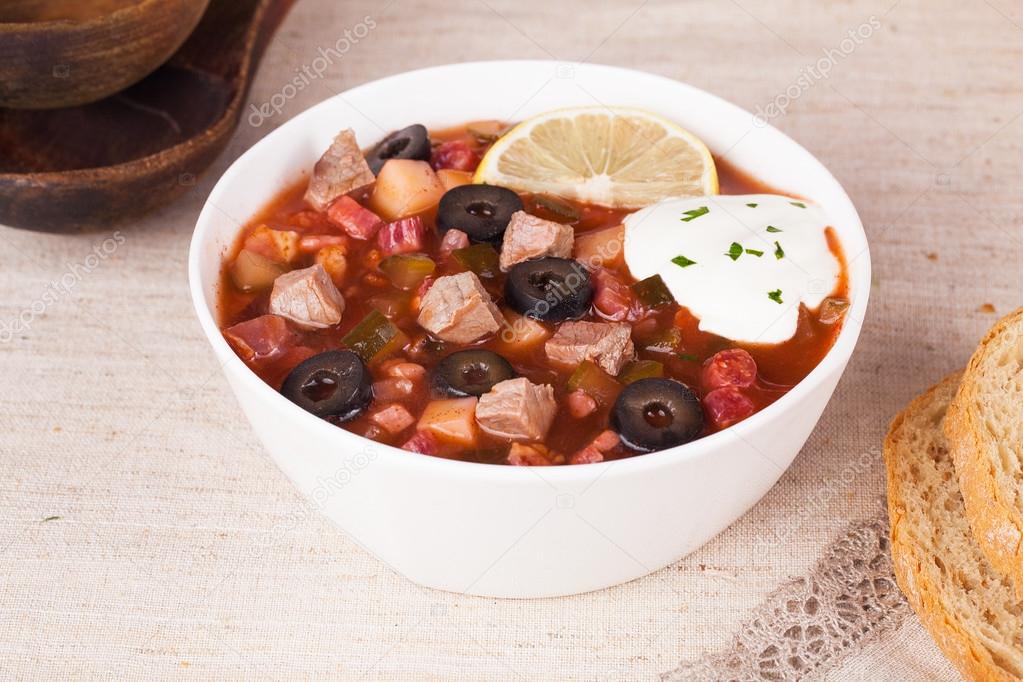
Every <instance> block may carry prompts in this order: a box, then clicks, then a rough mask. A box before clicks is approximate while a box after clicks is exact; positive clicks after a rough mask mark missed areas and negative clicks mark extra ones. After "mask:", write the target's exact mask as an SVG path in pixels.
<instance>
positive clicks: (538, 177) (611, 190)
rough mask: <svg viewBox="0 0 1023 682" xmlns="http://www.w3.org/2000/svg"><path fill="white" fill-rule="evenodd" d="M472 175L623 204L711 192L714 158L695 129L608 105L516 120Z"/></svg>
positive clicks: (504, 184)
mask: <svg viewBox="0 0 1023 682" xmlns="http://www.w3.org/2000/svg"><path fill="white" fill-rule="evenodd" d="M473 181H474V182H477V183H486V184H489V185H499V186H501V187H507V188H509V189H513V190H516V191H519V192H530V193H543V194H554V195H557V196H562V197H566V198H569V199H576V200H578V201H583V202H586V203H592V204H599V205H601V206H609V207H612V208H630V209H631V208H641V207H643V206H648V205H650V204H653V203H656V202H657V201H660V200H661V199H664V198H665V197H688V196H702V195H705V194H717V192H718V176H717V170H716V169H715V167H714V159H713V157H711V154H710V151H709V150H708V149H707V146H706V145H705V144H703V142H701V141H700V140H699V139H698V138H697V137H696V136H695V135H693V134H692V133H690V132H689V131H687V130H684V129H682V128H680V127H679V126H677V125H675V124H674V123H672V122H671V121H667V120H665V119H663V118H661V117H659V116H655V115H653V114H649V113H647V112H645V111H639V110H636V109H623V108H608V107H580V108H576V109H561V110H558V111H552V112H549V113H546V114H541V115H539V116H535V117H533V118H531V119H529V120H527V121H523V122H522V123H520V124H519V125H517V126H515V127H514V128H512V129H511V130H510V131H508V132H507V133H505V134H504V135H503V136H502V137H501V138H500V139H499V140H497V142H495V143H494V145H493V146H492V147H491V148H490V150H489V151H488V152H487V154H486V156H484V157H483V160H482V161H481V162H480V165H479V168H477V170H476V175H475V176H474V178H473Z"/></svg>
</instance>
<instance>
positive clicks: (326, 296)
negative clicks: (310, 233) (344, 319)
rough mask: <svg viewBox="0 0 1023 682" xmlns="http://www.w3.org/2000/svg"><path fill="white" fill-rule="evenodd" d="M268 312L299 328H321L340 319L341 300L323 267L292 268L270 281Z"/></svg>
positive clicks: (342, 300)
mask: <svg viewBox="0 0 1023 682" xmlns="http://www.w3.org/2000/svg"><path fill="white" fill-rule="evenodd" d="M270 312H271V313H273V314H274V315H280V316H281V317H283V318H286V319H288V320H291V321H292V322H294V323H295V324H296V325H297V326H299V327H302V328H303V329H325V328H327V327H332V326H334V325H335V324H337V323H338V322H340V321H341V315H342V314H343V313H344V312H345V299H344V297H342V296H341V292H340V291H338V290H337V287H336V286H334V282H332V281H331V279H330V275H328V274H327V271H326V270H324V269H323V266H322V265H320V264H319V263H317V264H316V265H314V266H312V267H309V268H305V269H304V270H292V271H291V272H287V273H285V274H283V275H281V276H280V277H278V278H277V279H276V280H274V288H273V291H272V292H270Z"/></svg>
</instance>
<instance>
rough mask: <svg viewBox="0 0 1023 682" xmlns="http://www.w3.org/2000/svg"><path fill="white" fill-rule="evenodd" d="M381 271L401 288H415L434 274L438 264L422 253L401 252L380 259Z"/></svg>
mask: <svg viewBox="0 0 1023 682" xmlns="http://www.w3.org/2000/svg"><path fill="white" fill-rule="evenodd" d="M378 267H379V268H380V271H381V272H382V273H384V274H385V275H387V279H389V280H391V284H393V285H394V286H396V287H398V288H399V289H406V290H407V289H415V288H416V287H418V286H419V285H420V284H422V282H423V280H424V279H426V278H427V277H429V276H430V275H432V274H433V271H434V270H436V269H437V264H436V263H434V262H433V260H432V259H431V258H430V257H429V256H427V255H424V254H422V253H401V254H397V255H395V256H388V257H387V258H385V259H383V260H382V261H380V265H379V266H378Z"/></svg>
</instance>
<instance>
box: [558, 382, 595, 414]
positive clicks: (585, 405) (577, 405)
mask: <svg viewBox="0 0 1023 682" xmlns="http://www.w3.org/2000/svg"><path fill="white" fill-rule="evenodd" d="M565 403H566V404H567V405H568V413H569V414H570V415H572V416H573V417H575V418H576V419H583V418H584V417H588V416H590V415H591V414H593V413H594V412H596V411H597V401H596V400H595V399H594V398H593V396H591V395H590V394H589V393H587V392H586V391H584V390H582V389H581V388H580V389H578V390H575V391H572V392H571V393H569V394H568V396H567V397H566V398H565Z"/></svg>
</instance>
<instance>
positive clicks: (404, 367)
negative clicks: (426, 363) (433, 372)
mask: <svg viewBox="0 0 1023 682" xmlns="http://www.w3.org/2000/svg"><path fill="white" fill-rule="evenodd" d="M380 369H381V370H382V371H383V372H384V374H386V375H387V376H389V377H396V378H398V379H408V380H410V381H420V380H421V379H423V378H424V377H425V376H426V368H425V367H423V366H422V365H417V364H416V363H414V362H406V361H404V360H400V359H395V360H388V361H387V362H385V363H384V364H383V365H382V366H381V367H380Z"/></svg>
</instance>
